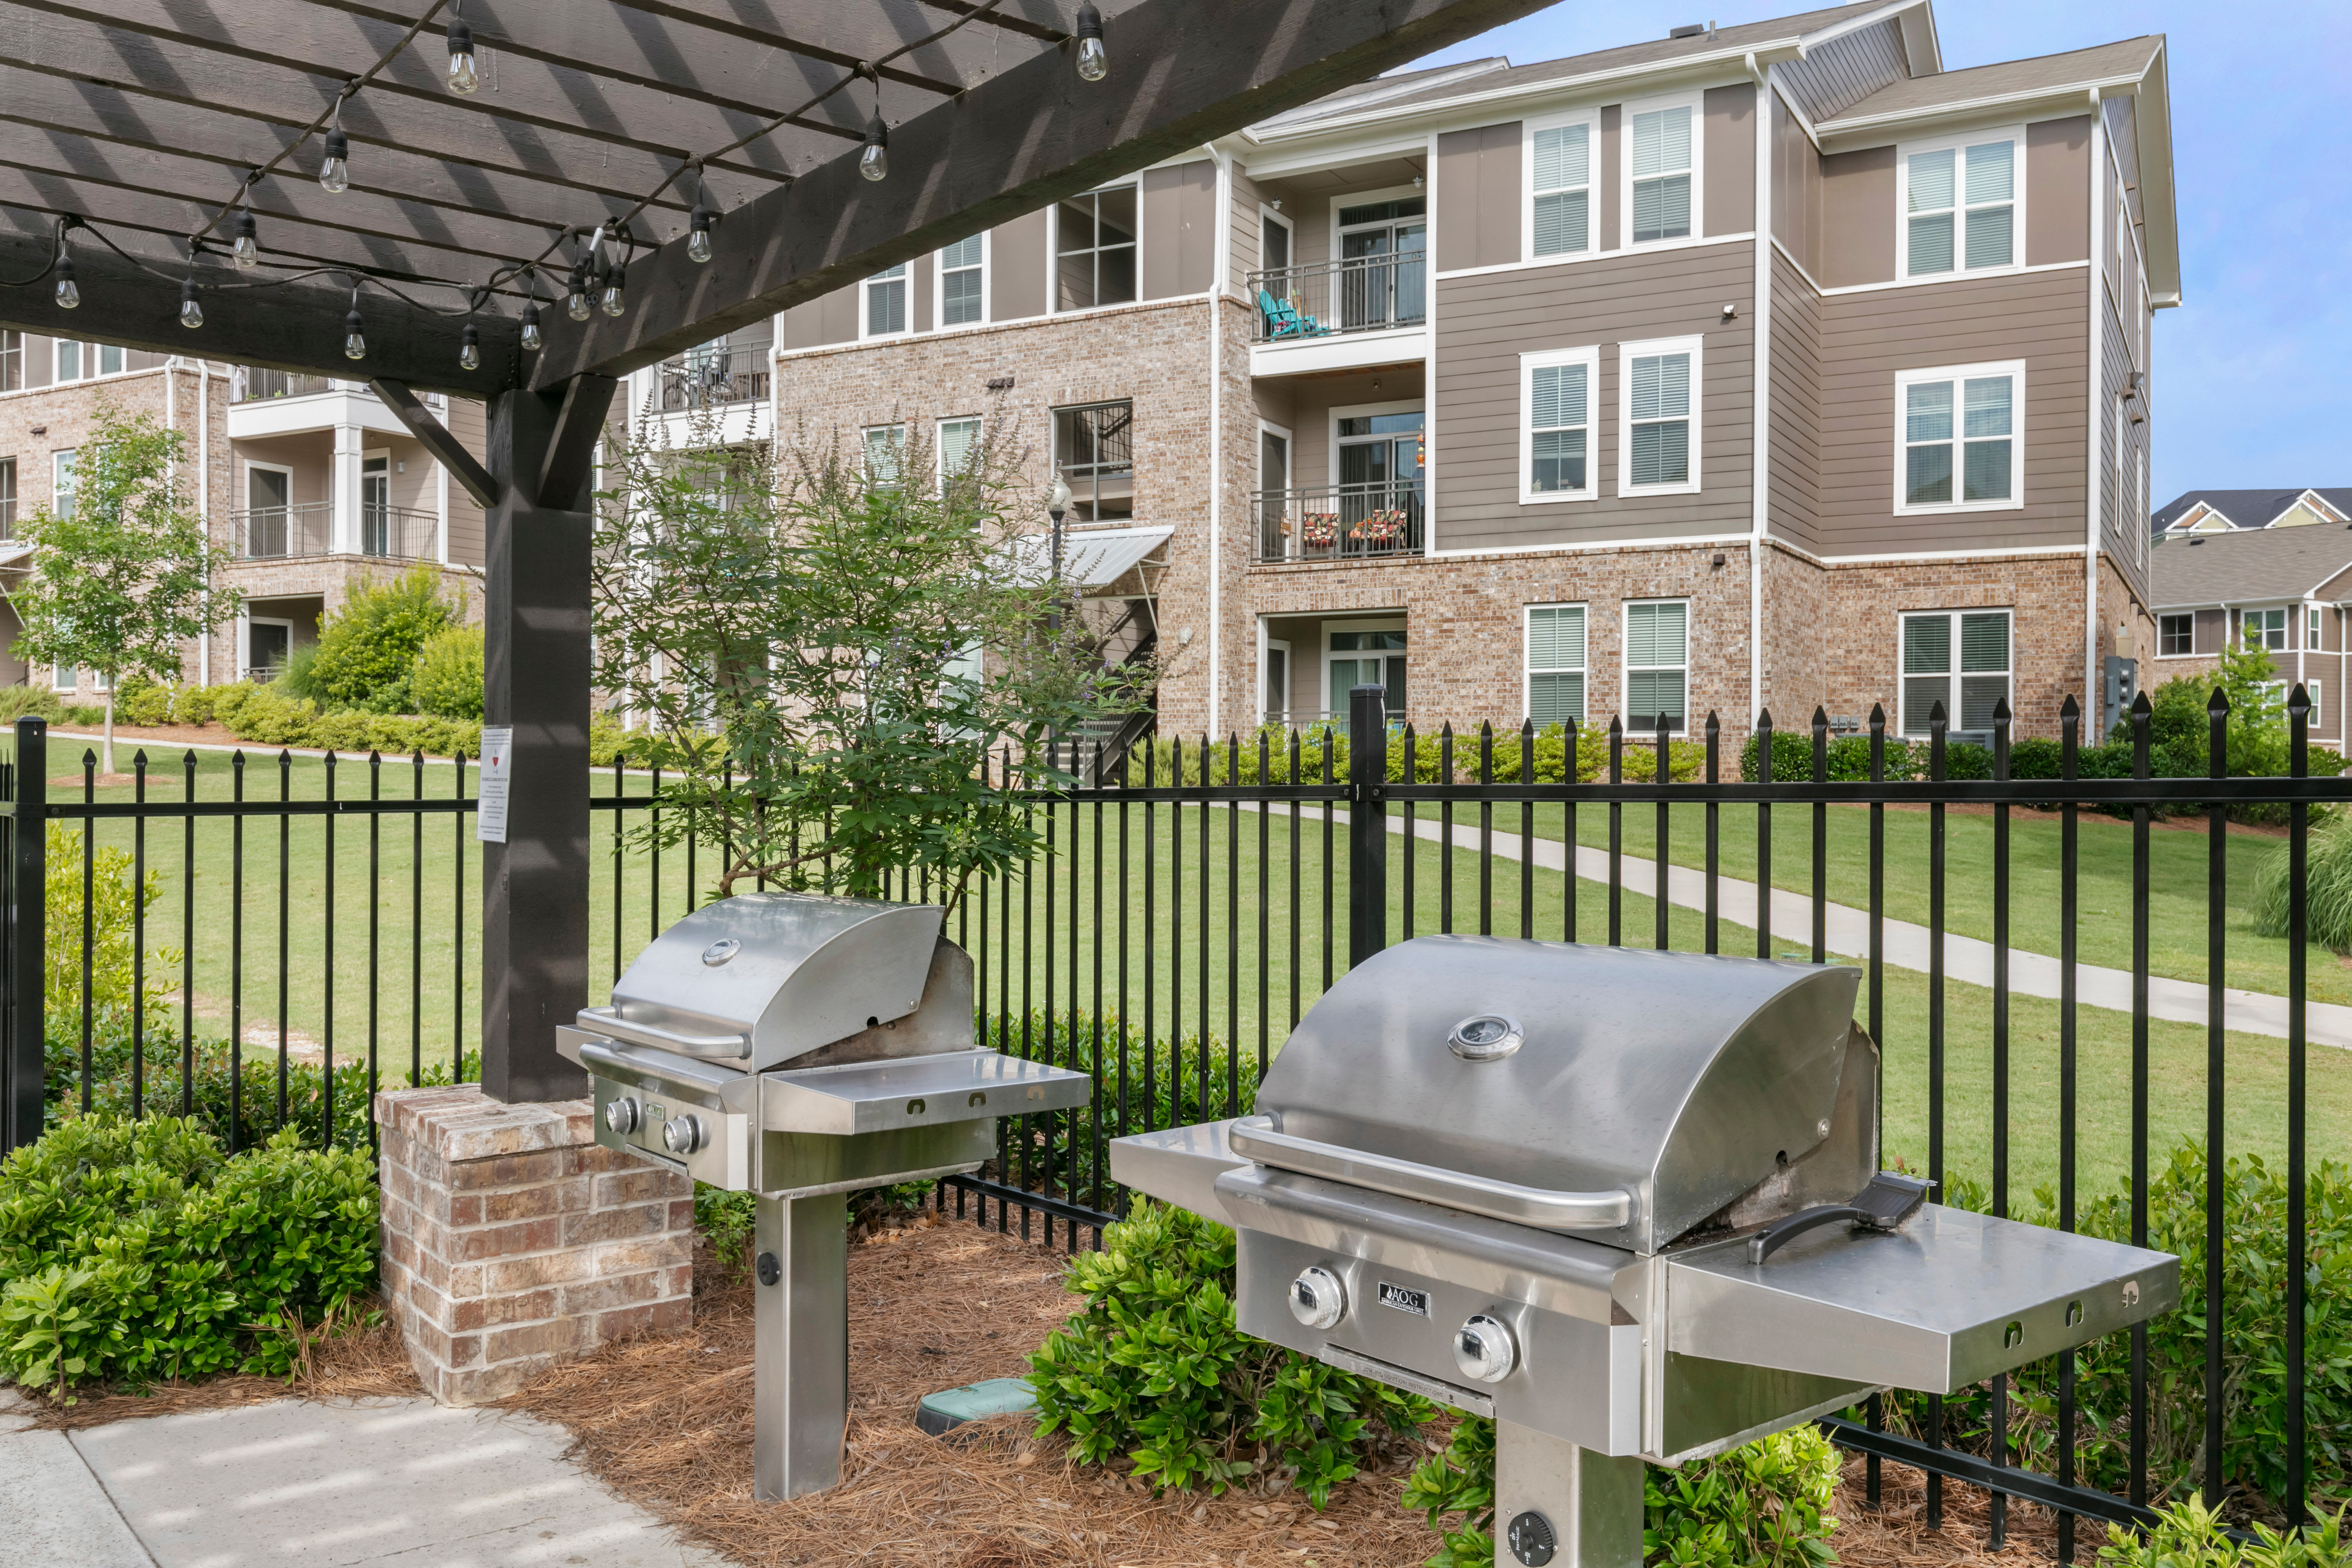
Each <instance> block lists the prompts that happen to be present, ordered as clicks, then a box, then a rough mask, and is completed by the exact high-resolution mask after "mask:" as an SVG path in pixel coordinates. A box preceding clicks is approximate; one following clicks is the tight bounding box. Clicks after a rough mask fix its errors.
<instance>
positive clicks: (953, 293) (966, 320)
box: [940, 234, 988, 327]
mask: <svg viewBox="0 0 2352 1568" xmlns="http://www.w3.org/2000/svg"><path fill="white" fill-rule="evenodd" d="M987 241H988V237H987V236H986V235H984V234H975V235H973V236H972V237H971V238H970V239H960V240H958V241H956V242H955V243H954V244H953V245H950V246H949V247H947V248H946V249H945V250H942V251H940V325H941V326H943V327H961V326H966V325H969V324H970V323H971V322H973V321H986V320H987V319H988V297H987V294H986V287H987V282H988V278H987V269H986V267H985V266H984V263H985V261H986V259H987V255H988V247H987Z"/></svg>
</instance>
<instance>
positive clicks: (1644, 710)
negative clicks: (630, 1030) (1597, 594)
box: [1624, 599, 1690, 734]
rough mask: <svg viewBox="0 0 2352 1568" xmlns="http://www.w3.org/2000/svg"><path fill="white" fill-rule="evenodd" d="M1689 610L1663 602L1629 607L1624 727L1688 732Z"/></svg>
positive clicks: (1676, 603)
mask: <svg viewBox="0 0 2352 1568" xmlns="http://www.w3.org/2000/svg"><path fill="white" fill-rule="evenodd" d="M1689 687H1690V605H1689V604H1688V603H1687V602H1686V601H1684V600H1681V599H1661V600H1656V601H1651V602H1644V603H1639V604H1631V605H1626V606H1625V703H1624V706H1625V728H1627V729H1628V730H1639V731H1648V732H1650V733H1652V734H1655V733H1656V732H1657V729H1658V715H1659V714H1661V713H1663V714H1664V715H1665V716H1666V731H1667V732H1668V733H1669V734H1672V733H1675V732H1676V731H1681V730H1685V729H1686V728H1688V725H1687V724H1686V723H1685V717H1686V715H1685V700H1686V699H1687V697H1688V695H1689Z"/></svg>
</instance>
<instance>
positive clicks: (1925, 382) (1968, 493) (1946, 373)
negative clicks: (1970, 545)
mask: <svg viewBox="0 0 2352 1568" xmlns="http://www.w3.org/2000/svg"><path fill="white" fill-rule="evenodd" d="M2024 391H2025V363H2024V362H2023V361H2021V360H2016V361H2010V362H2006V363H2000V364H1969V365H1947V366H1943V367H1940V368H1937V369H1934V370H1905V371H1897V372H1895V430H1896V445H1897V447H1899V450H1898V451H1897V452H1896V454H1895V510H1896V511H1897V512H1921V511H1968V510H1991V509H1998V508H2001V507H2018V506H2022V505H2024V504H2025V502H2024V500H2023V498H2022V495H2021V487H2020V485H2019V484H2018V475H2017V453H2018V449H2019V436H2020V435H2021V431H2020V429H2019V426H2020V423H2021V421H2020V418H2019V414H2020V410H2021V408H2022V406H2023V405H2024V402H2025V398H2024Z"/></svg>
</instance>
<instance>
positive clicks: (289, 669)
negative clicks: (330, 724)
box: [269, 643, 326, 702]
mask: <svg viewBox="0 0 2352 1568" xmlns="http://www.w3.org/2000/svg"><path fill="white" fill-rule="evenodd" d="M269 684H270V685H272V686H274V687H276V688H277V689H278V693H279V694H280V695H281V696H286V697H301V698H307V699H309V700H310V701H312V702H317V701H320V700H324V698H325V697H326V693H325V692H323V691H321V690H320V689H319V645H318V644H317V643H305V644H303V645H302V646H301V647H298V648H295V649H293V650H291V651H290V652H289V653H288V654H287V656H286V662H285V663H284V664H282V665H279V666H278V673H277V675H276V676H275V677H273V678H272V679H271V680H270V682H269Z"/></svg>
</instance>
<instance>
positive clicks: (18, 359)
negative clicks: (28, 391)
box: [0, 331, 25, 392]
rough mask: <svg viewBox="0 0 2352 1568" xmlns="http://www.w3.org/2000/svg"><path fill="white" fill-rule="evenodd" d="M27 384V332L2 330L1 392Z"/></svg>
mask: <svg viewBox="0 0 2352 1568" xmlns="http://www.w3.org/2000/svg"><path fill="white" fill-rule="evenodd" d="M24 384H25V334H24V333H22V332H16V331H0V392H15V391H16V389H17V388H19V387H21V386H23V385H24Z"/></svg>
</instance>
